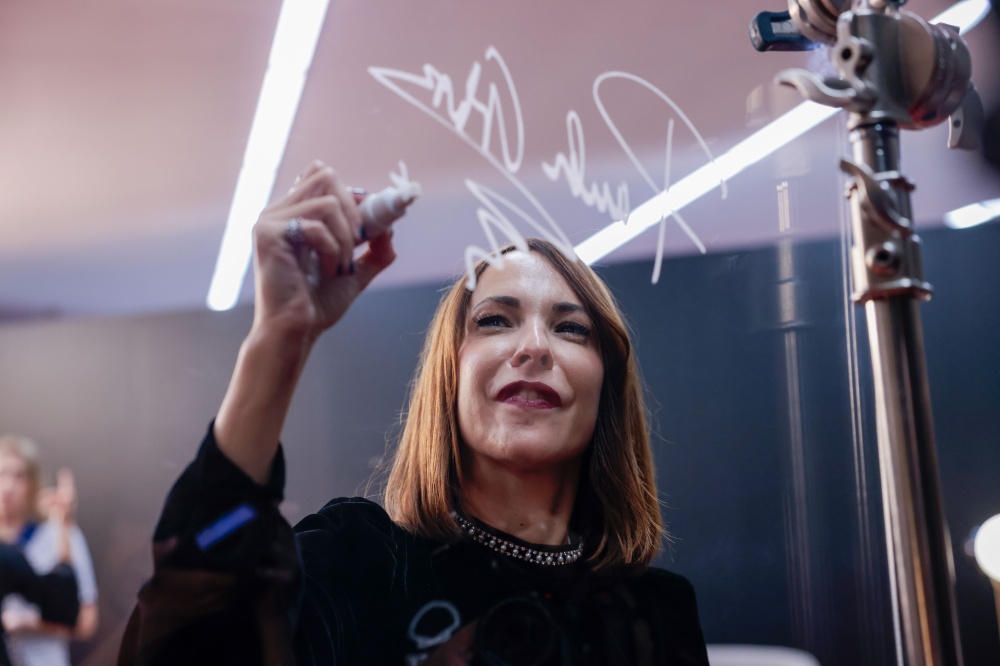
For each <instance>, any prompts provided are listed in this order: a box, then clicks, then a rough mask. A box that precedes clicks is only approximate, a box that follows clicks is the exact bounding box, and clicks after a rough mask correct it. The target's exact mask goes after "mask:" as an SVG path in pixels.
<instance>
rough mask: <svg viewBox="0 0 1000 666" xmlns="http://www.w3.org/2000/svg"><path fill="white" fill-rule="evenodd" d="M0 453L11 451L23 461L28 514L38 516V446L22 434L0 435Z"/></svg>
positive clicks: (39, 465) (39, 474) (39, 478)
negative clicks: (25, 473) (26, 484)
mask: <svg viewBox="0 0 1000 666" xmlns="http://www.w3.org/2000/svg"><path fill="white" fill-rule="evenodd" d="M0 453H12V454H14V455H16V456H17V457H18V458H20V459H21V460H23V461H24V467H25V470H26V471H27V472H28V516H27V518H29V519H30V518H38V517H39V516H38V506H37V505H38V491H39V490H40V489H41V486H42V465H41V462H39V457H38V446H36V445H35V442H33V441H32V440H30V439H28V438H27V437H24V436H22V435H0Z"/></svg>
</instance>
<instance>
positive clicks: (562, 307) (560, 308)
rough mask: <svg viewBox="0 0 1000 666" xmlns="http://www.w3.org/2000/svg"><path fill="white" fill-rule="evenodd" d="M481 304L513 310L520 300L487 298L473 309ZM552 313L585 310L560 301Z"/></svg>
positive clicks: (517, 306)
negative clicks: (495, 305) (492, 304)
mask: <svg viewBox="0 0 1000 666" xmlns="http://www.w3.org/2000/svg"><path fill="white" fill-rule="evenodd" d="M483 303H497V304H499V305H505V306H507V307H509V308H513V309H515V310H516V309H518V308H520V307H521V299H519V298H517V297H515V296H487V297H486V298H484V299H483V300H481V301H479V302H478V303H476V305H475V307H474V308H473V309H476V308H478V307H480V306H481V305H482V304H483ZM552 311H553V312H557V313H559V314H568V313H571V312H583V313H586V311H587V309H586V308H585V307H583V306H582V305H580V304H578V303H569V302H567V301H560V302H558V303H554V304H553V305H552Z"/></svg>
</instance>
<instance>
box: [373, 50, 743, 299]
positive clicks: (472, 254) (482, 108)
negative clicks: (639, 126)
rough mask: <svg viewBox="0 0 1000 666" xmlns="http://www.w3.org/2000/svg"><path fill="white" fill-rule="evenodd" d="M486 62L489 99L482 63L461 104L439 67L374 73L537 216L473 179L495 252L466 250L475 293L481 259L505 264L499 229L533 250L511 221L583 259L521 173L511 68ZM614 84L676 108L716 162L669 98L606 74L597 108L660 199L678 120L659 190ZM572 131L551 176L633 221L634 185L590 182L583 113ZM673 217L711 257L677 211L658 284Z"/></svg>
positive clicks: (495, 60)
mask: <svg viewBox="0 0 1000 666" xmlns="http://www.w3.org/2000/svg"><path fill="white" fill-rule="evenodd" d="M485 62H486V64H487V65H488V66H490V67H491V73H492V76H490V77H487V80H488V83H487V84H486V86H485V95H484V97H485V100H484V99H481V98H480V95H481V91H480V88H481V87H482V86H481V80H482V78H483V65H481V64H480V63H479V62H478V61H476V62H474V63H473V64H472V67H471V69H470V71H469V74H468V76H467V77H466V80H465V87H464V93H463V95H462V96H461V98H459V97H458V95H456V91H455V86H454V84H453V83H452V79H451V77H450V76H448V75H447V74H445V73H443V72H440V71H439V70H438V69H436V68H435V67H434V66H433V65H429V64H425V65H424V66H423V70H422V73H420V74H415V73H411V72H406V71H401V70H396V69H389V68H386V67H369V68H368V72H369V73H370V74H371V75H372V76H373V77H374V78H375V80H377V81H378V82H379V83H381V84H382V85H384V86H385V87H386V88H388V89H389V90H391V91H393V92H394V93H396V95H398V96H399V97H401V98H402V99H404V100H406V101H407V102H409V103H410V104H412V105H413V106H415V107H416V108H418V109H420V110H421V111H423V112H424V113H426V114H427V115H429V116H430V117H431V118H434V119H435V120H436V121H437V122H439V123H441V124H442V125H443V126H444V127H445V128H447V129H448V130H449V131H450V132H452V133H453V134H455V135H456V136H457V137H459V138H460V139H461V140H462V141H464V142H465V143H467V144H468V145H469V146H470V147H471V148H472V149H473V150H475V151H476V152H477V153H478V154H479V155H481V156H482V157H483V158H484V159H486V160H487V161H488V162H489V163H490V164H491V165H492V166H493V167H494V168H495V169H496V170H497V171H498V172H500V173H501V174H502V175H503V176H505V177H506V178H507V180H508V181H510V183H511V184H512V185H513V186H514V187H515V189H517V191H518V192H520V193H521V195H522V196H523V197H524V198H525V200H526V201H527V202H528V203H529V204H530V210H529V211H526V210H524V209H522V208H521V207H519V206H517V205H516V204H514V203H513V202H511V201H510V200H508V199H506V198H504V197H502V196H501V195H499V194H498V193H497V192H495V191H493V190H491V189H489V188H487V187H486V186H484V185H481V184H479V183H477V182H475V181H473V180H470V179H466V180H465V186H466V188H467V189H468V190H469V191H470V192H471V193H472V195H473V196H474V197H475V198H476V199H477V200H478V201H479V203H480V207H479V208H478V209H477V211H476V214H477V217H478V219H479V223H480V225H481V226H482V229H483V233H484V234H485V236H486V240H487V241H488V245H489V250H487V249H484V248H482V247H479V246H477V245H470V246H468V247H466V249H465V265H466V273H467V276H468V278H467V281H466V285H467V287H468V288H469V289H474V288H475V285H476V276H475V270H474V269H475V265H476V263H477V262H478V261H479V260H485V261H487V262H488V263H490V264H491V265H494V266H499V265H501V263H502V256H501V255H500V248H501V244H500V243H499V242H498V239H497V236H496V234H495V233H494V229H495V230H497V231H499V232H500V233H501V234H503V237H504V239H505V240H506V241H508V242H510V243H512V244H513V245H514V246H515V247H517V248H518V249H520V250H527V244H526V242H525V240H524V236H522V235H521V233H520V232H519V231H518V227H517V226H516V225H515V223H514V221H512V219H511V218H515V219H518V220H520V221H521V222H523V223H525V224H527V225H529V226H530V227H532V228H533V229H534V230H535V231H536V232H537V233H538V235H539V236H541V237H542V238H545V239H546V240H548V241H550V242H551V243H553V244H554V245H555V246H556V247H557V248H559V250H560V251H561V252H563V254H565V255H566V256H567V257H569V258H571V259H575V258H576V253H575V252H574V250H573V244H572V243H571V242H570V240H569V238H568V237H567V236H566V234H565V233H564V232H563V230H562V229H561V228H560V227H559V225H558V224H557V223H556V221H555V220H554V219H553V218H552V216H551V215H550V214H549V213H548V211H546V210H545V207H544V206H542V204H541V203H540V202H539V201H538V199H537V198H535V196H534V195H533V194H532V193H531V191H530V190H529V189H528V188H527V187H525V186H524V184H523V183H521V181H520V180H519V179H518V178H517V173H518V171H519V170H520V168H521V165H522V162H523V158H524V120H523V117H522V114H521V104H520V101H519V99H518V96H517V90H516V88H515V86H514V80H513V78H512V77H511V74H510V70H509V69H508V68H507V64H506V63H505V62H504V60H503V57H502V56H501V55H500V52H499V51H498V50H497V49H496V48H495V47H493V46H490V47H489V48H487V49H486V57H485ZM612 79H621V80H626V81H631V82H634V83H636V84H638V85H641V86H643V87H645V88H646V89H648V90H649V91H651V92H653V93H654V94H655V95H657V96H658V97H659V98H660V99H661V100H662V101H663V102H664V103H665V104H666V105H668V106H669V107H670V110H672V111H673V112H674V113H675V114H676V115H677V116H679V117H680V118H681V120H682V121H683V122H684V124H685V125H686V126H687V128H688V129H689V130H690V131H691V133H692V134H693V135H694V136H695V138H696V139H697V141H698V143H699V144H700V146H701V148H702V150H703V151H704V153H705V156H706V157H707V159H708V160H709V161H713V157H712V154H711V152H710V151H709V149H708V145H707V144H706V143H705V141H704V139H703V138H702V136H701V134H700V133H699V132H698V130H697V129H696V128H695V126H694V124H693V123H692V122H691V120H690V119H689V118H688V117H687V115H685V114H684V112H683V111H682V110H681V108H680V107H679V106H678V105H677V104H676V103H674V101H673V100H672V99H670V97H668V96H667V95H666V94H665V93H664V92H662V91H661V90H659V89H658V88H656V87H655V86H653V85H652V84H650V83H649V82H647V81H645V80H644V79H641V78H639V77H638V76H635V75H633V74H629V73H627V72H606V73H604V74H601V75H600V76H598V77H597V79H595V81H594V86H593V97H594V103H595V104H596V106H597V108H598V110H599V111H600V113H601V117H602V118H603V119H604V122H605V124H606V126H607V128H608V129H609V130H610V131H611V133H612V134H613V135H614V137H615V140H616V141H617V142H618V145H619V146H620V147H621V148H622V150H623V151H624V152H625V154H626V155H627V156H628V158H629V160H630V161H631V162H632V164H633V165H634V166H635V167H636V169H637V170H638V172H639V174H640V175H641V176H642V178H643V179H644V180H645V182H646V183H647V185H648V186H649V187H650V189H651V191H652V193H653V194H654V195H655V194H658V193H660V192H665V191H667V190H668V189H669V188H670V182H671V181H670V158H671V153H672V151H673V145H672V141H673V128H674V121H673V119H671V120H670V121H669V124H668V128H667V137H666V160H665V174H664V182H663V183H662V186H659V185H657V184H656V183H655V182H654V181H653V179H652V177H651V176H650V175H649V172H648V171H647V170H646V168H645V167H644V166H643V164H642V163H641V162H640V161H639V159H638V158H637V157H636V155H635V153H634V152H633V151H632V149H631V147H630V146H629V144H628V142H627V141H626V140H625V138H624V137H623V136H622V134H621V132H620V131H619V129H618V127H617V125H615V123H614V121H613V120H612V118H611V116H610V114H609V113H608V111H607V109H606V107H605V105H604V102H603V100H602V98H601V86H602V84H603V83H605V82H606V81H608V80H612ZM404 86H408V88H404ZM411 90H414V91H415V92H419V91H426V93H429V95H428V94H420V95H419V97H418V96H416V95H414V94H413V93H411V92H410V91H411ZM504 93H505V94H504ZM505 102H509V104H510V109H511V111H510V113H509V114H505V111H504V110H505V108H507V107H505ZM474 113H475V114H477V115H478V116H479V117H480V120H481V122H480V123H478V124H475V125H474V126H476V125H478V126H480V127H481V131H480V132H479V134H478V135H474V134H473V133H471V132H470V131H468V129H467V128H468V127H469V120H470V117H471V116H472V114H474ZM511 131H512V135H511ZM566 131H567V143H568V148H567V151H566V153H562V152H560V153H558V154H556V156H555V158H554V159H553V161H552V163H548V162H543V163H542V169H543V171H544V172H545V175H546V176H547V177H548V178H549V179H550V180H552V181H557V180H559V179H560V178H565V180H566V184H567V185H568V186H569V190H570V194H571V195H572V196H573V197H576V198H578V199H580V201H581V202H582V203H583V204H584V205H586V206H589V207H591V208H594V209H596V210H597V211H599V212H601V213H605V214H607V215H608V216H609V217H610V218H611V219H612V220H613V221H618V220H626V221H627V219H628V215H629V212H630V210H631V208H630V198H629V188H628V184H627V183H625V182H624V181H622V182H620V183H618V184H617V185H614V186H613V185H611V184H610V183H608V182H607V181H605V182H602V183H597V182H591V183H589V184H588V183H587V176H586V145H585V138H584V132H583V125H582V123H581V121H580V116H579V114H578V113H577V112H576V111H575V110H573V109H570V110H569V111H568V112H567V114H566ZM725 195H726V186H725V182H724V181H723V182H722V196H723V197H725ZM667 217H670V218H672V219H673V220H674V221H675V222H677V224H678V226H680V228H681V229H682V230H684V232H685V233H686V234H687V235H688V237H689V238H690V239H691V240H692V242H694V244H695V245H696V246H697V247H698V249H699V250H700V251H701V252H702V253H704V252H705V251H706V250H705V246H704V244H703V243H702V242H701V240H699V239H698V236H697V235H696V234H695V233H694V231H693V230H692V229H691V227H690V226H689V225H688V224H687V222H685V221H684V219H683V218H682V217H681V216H680V214H679V213H677V211H674V210H668V211H665V212H664V215H663V216H662V218H661V220H660V230H659V231H660V233H659V241H658V244H657V253H656V262H655V266H654V270H653V282H654V283H655V282H656V281H657V280H658V279H659V273H660V266H661V263H662V256H663V239H664V231H665V223H666V219H667Z"/></svg>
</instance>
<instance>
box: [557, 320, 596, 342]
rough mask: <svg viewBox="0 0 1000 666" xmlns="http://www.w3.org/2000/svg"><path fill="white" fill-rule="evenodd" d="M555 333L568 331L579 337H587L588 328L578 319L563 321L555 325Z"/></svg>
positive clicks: (588, 334)
mask: <svg viewBox="0 0 1000 666" xmlns="http://www.w3.org/2000/svg"><path fill="white" fill-rule="evenodd" d="M556 332H557V333H568V334H570V335H573V336H576V337H579V338H589V337H590V328H589V327H587V326H585V325H583V324H581V323H580V322H578V321H564V322H562V323H561V324H559V325H558V326H556Z"/></svg>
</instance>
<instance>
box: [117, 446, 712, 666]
mask: <svg viewBox="0 0 1000 666" xmlns="http://www.w3.org/2000/svg"><path fill="white" fill-rule="evenodd" d="M283 482H284V465H283V459H282V457H281V454H280V453H279V455H278V458H277V460H276V462H275V465H274V470H273V472H272V477H271V480H270V481H269V483H268V484H267V485H266V486H261V485H258V484H256V483H254V482H253V481H252V480H251V479H249V477H247V476H245V475H244V474H243V473H242V472H241V471H240V470H239V469H238V468H237V467H235V466H234V465H233V464H232V463H230V462H229V460H228V459H226V458H225V456H224V455H223V454H222V453H221V452H220V451H219V450H218V448H217V447H216V445H215V442H214V439H213V437H212V433H211V429H209V434H208V435H207V436H206V438H205V441H204V442H203V444H202V447H201V449H200V451H199V453H198V457H197V458H196V460H195V461H194V462H193V463H192V464H191V465H190V466H189V467H188V468H187V469H186V470H185V472H184V473H183V474H182V476H181V477H180V479H179V480H178V481H177V483H176V484H175V485H174V487H173V489H172V490H171V492H170V495H169V496H168V498H167V503H166V506H165V508H164V511H163V515H162V517H161V519H160V523H159V525H158V526H157V530H156V534H155V535H154V559H155V573H154V576H153V578H152V579H151V580H150V581H149V582H148V583H147V584H146V585H145V586H144V587H143V588H142V590H141V592H140V594H139V603H138V606H137V608H136V611H135V612H134V613H133V616H132V619H131V621H130V623H129V628H128V630H127V631H126V635H125V639H124V642H123V645H122V652H121V655H120V658H119V664H122V665H124V664H293V663H294V664H299V665H301V666H304V665H307V664H316V665H320V664H322V665H334V664H336V665H339V664H386V665H397V664H398V665H399V666H409V665H412V664H428V665H432V664H444V663H449V664H484V665H485V664H488V665H491V666H492V665H494V664H581V665H584V664H587V665H589V664H637V665H639V664H642V665H646V664H649V665H653V664H656V665H670V664H677V665H683V666H689V665H697V666H707V664H708V659H707V656H706V651H705V643H704V639H703V637H702V633H701V627H700V624H699V621H698V613H697V608H696V605H695V597H694V591H693V589H692V588H691V585H690V584H689V583H688V582H687V580H685V579H684V578H682V577H680V576H677V575H676V574H672V573H668V572H666V571H663V570H660V569H655V568H645V567H643V568H634V569H628V570H622V571H617V572H599V573H595V572H592V571H590V570H589V569H588V566H587V564H586V562H585V561H584V560H580V561H578V562H576V563H574V564H570V565H562V566H546V565H543V564H533V563H527V562H524V561H521V560H516V559H513V558H511V557H509V556H506V555H502V554H500V553H497V552H495V551H493V550H491V549H489V548H487V547H486V546H485V545H483V544H480V543H478V542H476V541H473V540H471V539H465V538H462V539H458V540H455V541H452V542H435V541H429V540H426V539H422V538H420V537H417V536H414V535H412V534H410V533H408V532H406V531H405V530H403V529H401V528H400V527H398V526H397V525H395V524H394V523H393V522H392V521H391V520H390V519H389V517H388V515H387V514H386V513H385V511H384V510H383V509H382V508H381V507H379V506H378V505H377V504H374V503H372V502H370V501H368V500H364V499H359V498H354V499H338V500H333V501H331V502H330V503H328V504H327V505H326V506H325V507H323V509H321V510H320V511H319V512H318V513H316V514H313V515H311V516H308V517H307V518H305V519H304V520H303V521H302V522H300V523H299V524H298V525H297V526H296V527H295V529H294V531H293V530H292V529H291V528H290V527H289V526H288V525H287V523H286V522H285V521H284V520H283V519H282V518H281V515H280V514H279V513H278V510H277V504H278V502H279V501H280V499H281V493H282V487H283Z"/></svg>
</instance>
